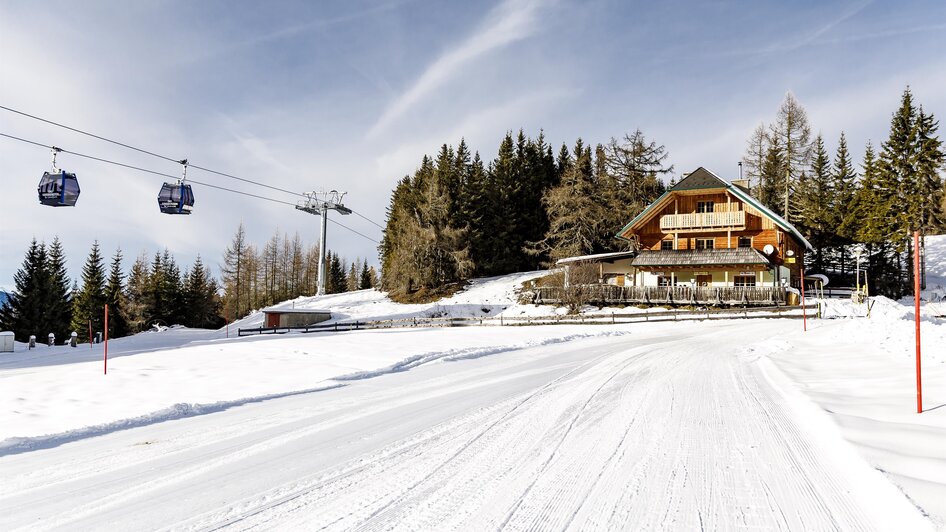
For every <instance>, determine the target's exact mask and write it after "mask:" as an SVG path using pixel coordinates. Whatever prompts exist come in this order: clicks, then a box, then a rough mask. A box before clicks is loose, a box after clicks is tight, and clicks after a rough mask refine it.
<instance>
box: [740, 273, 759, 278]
mask: <svg viewBox="0 0 946 532" xmlns="http://www.w3.org/2000/svg"><path fill="white" fill-rule="evenodd" d="M739 275H751V276H753V277H755V272H739Z"/></svg>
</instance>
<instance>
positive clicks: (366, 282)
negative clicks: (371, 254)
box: [358, 259, 374, 290]
mask: <svg viewBox="0 0 946 532" xmlns="http://www.w3.org/2000/svg"><path fill="white" fill-rule="evenodd" d="M372 281H373V279H372V278H371V270H369V269H368V259H365V261H364V262H363V263H362V265H361V276H360V277H359V280H358V289H359V290H367V289H369V288H373V287H374V283H373V282H372Z"/></svg>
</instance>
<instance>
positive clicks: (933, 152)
mask: <svg viewBox="0 0 946 532" xmlns="http://www.w3.org/2000/svg"><path fill="white" fill-rule="evenodd" d="M938 129H939V122H937V121H936V119H935V118H933V115H931V114H929V115H928V114H926V113H924V111H923V108H922V107H920V110H919V113H918V114H917V120H916V130H917V132H916V137H917V161H916V191H915V193H914V194H912V195H910V198H911V200H912V201H914V202H916V203H917V206H916V209H917V210H918V211H919V224H920V226H919V229H920V233H921V234H922V235H923V238H922V239H921V240H920V253H921V258H922V259H923V260H922V261H921V270H920V288H921V289H926V253H925V249H926V235H927V234H929V233H931V232H942V231H943V230H944V229H946V189H944V181H943V179H942V178H941V176H940V170H942V169H943V167H944V164H946V153H944V151H943V143H942V142H941V141H940V140H939V138H938V137H937V136H936V131H937V130H938Z"/></svg>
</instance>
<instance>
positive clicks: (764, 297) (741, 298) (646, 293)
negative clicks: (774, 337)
mask: <svg viewBox="0 0 946 532" xmlns="http://www.w3.org/2000/svg"><path fill="white" fill-rule="evenodd" d="M569 290H572V291H575V290H579V291H581V294H580V296H581V298H582V299H583V300H584V301H586V302H587V303H589V304H600V305H607V304H641V303H642V304H649V305H719V306H727V305H736V306H763V305H764V306H768V305H772V306H780V305H786V304H788V289H786V288H785V287H781V286H746V287H734V286H726V287H721V286H688V285H677V286H616V285H610V284H588V285H577V286H572V287H570V288H569ZM565 296H566V294H565V290H564V289H563V288H561V287H555V286H546V287H538V288H535V289H534V291H533V303H535V304H537V305H548V304H560V303H562V302H563V301H564V299H565Z"/></svg>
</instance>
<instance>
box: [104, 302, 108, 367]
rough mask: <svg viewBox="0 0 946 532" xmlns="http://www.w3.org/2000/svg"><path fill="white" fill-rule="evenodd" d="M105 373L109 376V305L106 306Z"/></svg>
mask: <svg viewBox="0 0 946 532" xmlns="http://www.w3.org/2000/svg"><path fill="white" fill-rule="evenodd" d="M104 364H105V373H104V375H108V305H107V304H106V305H105V360H104Z"/></svg>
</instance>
